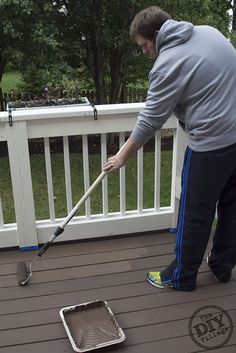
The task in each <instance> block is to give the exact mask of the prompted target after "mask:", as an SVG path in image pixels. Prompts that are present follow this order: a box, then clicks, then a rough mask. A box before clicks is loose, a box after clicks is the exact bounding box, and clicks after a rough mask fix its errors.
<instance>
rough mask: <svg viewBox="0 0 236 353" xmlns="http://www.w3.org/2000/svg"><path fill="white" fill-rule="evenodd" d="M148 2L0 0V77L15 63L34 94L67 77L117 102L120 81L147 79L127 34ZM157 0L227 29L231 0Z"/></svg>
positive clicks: (185, 16) (146, 61)
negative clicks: (134, 18)
mask: <svg viewBox="0 0 236 353" xmlns="http://www.w3.org/2000/svg"><path fill="white" fill-rule="evenodd" d="M150 5H153V1H151V0H129V1H124V0H112V1H111V0H70V1H68V0H40V1H38V0H1V1H0V80H1V76H2V73H3V72H4V70H5V67H6V65H7V64H9V63H13V67H17V68H18V69H21V71H22V73H23V75H24V80H25V81H26V83H27V85H26V87H25V88H26V89H27V90H34V91H36V93H38V92H39V91H40V89H41V88H42V86H43V85H45V84H46V83H50V84H56V83H58V82H60V83H61V81H62V80H63V78H64V77H65V76H67V77H68V78H69V80H72V81H75V84H77V85H78V82H79V85H80V86H82V88H84V86H87V87H86V88H88V86H89V88H91V85H94V87H95V88H96V91H97V102H98V103H104V102H106V93H107V92H110V102H112V103H115V102H117V101H118V100H119V96H120V94H121V89H122V86H124V85H127V84H128V85H129V84H132V83H133V84H135V83H136V81H137V80H138V79H140V80H142V81H145V80H146V79H147V75H148V71H149V70H150V67H151V66H152V64H153V59H150V58H148V57H145V56H144V55H142V53H141V50H140V49H139V48H138V47H137V45H136V44H135V43H133V42H132V41H131V39H130V37H129V26H130V23H131V21H132V18H133V17H134V15H135V14H136V13H137V12H138V11H139V10H141V9H143V8H146V7H147V6H150ZM158 5H159V6H161V7H162V8H163V9H165V10H166V11H167V12H169V13H170V14H171V15H172V17H173V18H175V19H177V20H186V21H191V22H193V23H194V24H209V25H212V26H215V27H217V28H218V29H219V30H220V31H222V32H223V33H224V34H225V35H226V36H228V34H229V14H228V10H229V9H230V8H231V7H232V4H231V1H230V0H177V1H172V0H160V1H158ZM234 37H235V35H234V33H233V34H232V36H231V39H232V41H234ZM36 88H37V89H36ZM37 91H38V92H37Z"/></svg>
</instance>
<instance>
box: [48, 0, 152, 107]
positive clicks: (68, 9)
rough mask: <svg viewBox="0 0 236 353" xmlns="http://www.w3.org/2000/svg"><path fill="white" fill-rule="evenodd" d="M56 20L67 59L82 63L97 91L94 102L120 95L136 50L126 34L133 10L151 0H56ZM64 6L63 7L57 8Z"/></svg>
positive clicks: (77, 64) (115, 97)
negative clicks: (132, 55) (132, 54)
mask: <svg viewBox="0 0 236 353" xmlns="http://www.w3.org/2000/svg"><path fill="white" fill-rule="evenodd" d="M55 3H56V6H57V10H58V12H57V23H58V27H60V28H61V43H63V44H62V45H63V48H64V50H65V52H67V54H68V55H67V59H68V62H70V63H71V64H72V65H74V67H77V66H80V65H84V66H85V67H86V68H87V70H88V72H89V73H90V75H91V77H92V78H93V82H94V86H95V89H96V93H97V103H106V102H107V92H109V93H110V94H109V96H110V99H109V101H110V102H111V103H116V102H117V101H118V99H119V96H120V92H121V87H122V84H123V83H124V80H125V76H126V73H127V70H128V66H129V63H131V60H130V59H131V56H130V55H131V53H132V52H134V53H135V52H136V51H137V50H136V49H135V46H134V44H133V43H132V42H131V40H130V38H129V26H130V22H131V20H132V18H133V16H134V14H135V13H136V12H137V11H138V10H140V9H141V8H142V7H146V6H148V5H150V3H151V1H150V0H149V1H147V0H146V1H144V0H143V1H135V0H130V1H123V0H113V1H111V0H80V1H78V0H70V1H66V0H58V1H55ZM60 9H64V11H60V12H59V10H60Z"/></svg>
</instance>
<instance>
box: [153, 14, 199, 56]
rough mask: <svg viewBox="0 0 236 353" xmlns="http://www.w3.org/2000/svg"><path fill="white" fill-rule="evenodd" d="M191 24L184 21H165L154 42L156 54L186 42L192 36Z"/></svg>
mask: <svg viewBox="0 0 236 353" xmlns="http://www.w3.org/2000/svg"><path fill="white" fill-rule="evenodd" d="M192 32H193V24H192V23H189V22H185V21H180V22H178V21H175V20H167V21H166V22H165V23H164V24H163V25H162V27H161V29H160V31H159V34H158V36H157V40H156V50H157V53H159V52H160V51H163V50H166V49H169V48H172V47H175V46H177V45H180V44H182V43H184V42H186V41H187V40H188V39H189V38H190V37H191V35H192Z"/></svg>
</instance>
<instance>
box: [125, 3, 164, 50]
mask: <svg viewBox="0 0 236 353" xmlns="http://www.w3.org/2000/svg"><path fill="white" fill-rule="evenodd" d="M170 19H171V16H170V15H169V14H168V13H167V12H165V11H164V10H162V9H161V8H160V7H158V6H150V7H148V8H146V9H144V10H142V11H140V12H138V13H137V15H136V16H135V17H134V19H133V21H132V23H131V26H130V36H131V38H132V39H134V40H135V41H136V42H137V43H138V45H140V46H141V47H142V48H143V52H144V53H148V54H152V55H155V52H156V50H155V42H156V37H157V34H158V32H159V30H160V28H161V26H162V25H163V23H165V22H166V21H167V20H170Z"/></svg>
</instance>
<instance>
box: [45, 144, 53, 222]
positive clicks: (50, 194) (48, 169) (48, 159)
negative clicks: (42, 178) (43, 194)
mask: <svg viewBox="0 0 236 353" xmlns="http://www.w3.org/2000/svg"><path fill="white" fill-rule="evenodd" d="M44 152H45V163H46V175H47V187H48V205H49V214H50V219H51V222H55V204H54V195H53V182H52V165H51V154H50V143H49V138H48V137H45V138H44Z"/></svg>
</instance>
